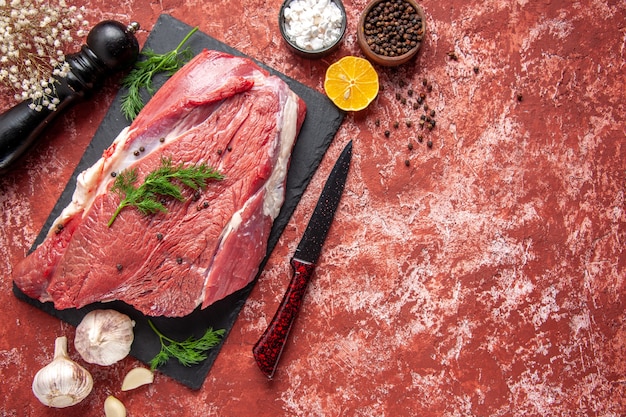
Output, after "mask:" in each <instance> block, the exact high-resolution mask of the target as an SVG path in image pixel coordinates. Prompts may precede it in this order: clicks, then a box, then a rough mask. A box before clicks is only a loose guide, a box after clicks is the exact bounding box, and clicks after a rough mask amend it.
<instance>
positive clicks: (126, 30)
mask: <svg viewBox="0 0 626 417" xmlns="http://www.w3.org/2000/svg"><path fill="white" fill-rule="evenodd" d="M137 29H139V24H137V23H134V22H133V23H131V24H130V25H128V26H125V25H123V24H122V23H120V22H116V21H114V20H105V21H102V22H100V23H98V24H97V25H96V26H94V27H93V29H91V31H90V32H89V34H88V35H87V43H86V45H83V46H82V48H81V50H80V52H78V53H75V54H71V55H67V56H66V59H65V61H66V62H67V63H68V64H69V66H70V72H69V73H68V74H67V76H66V77H58V78H56V80H57V81H58V83H57V84H55V89H56V91H55V97H56V98H58V99H59V103H58V104H57V106H56V110H50V109H48V108H42V109H41V110H40V111H37V110H33V109H31V108H30V104H31V102H30V101H23V102H21V103H19V104H17V105H16V106H14V107H12V108H10V109H9V110H7V111H6V112H5V113H3V114H1V115H0V171H4V170H6V169H7V168H8V167H9V166H10V165H11V164H12V163H13V162H15V160H17V159H18V158H19V157H20V156H21V155H23V154H24V153H25V152H26V151H27V150H28V149H29V148H30V147H31V145H32V144H33V143H34V142H35V141H36V139H37V137H38V136H39V134H40V133H41V132H42V131H43V130H44V128H45V127H46V126H47V125H48V124H49V123H50V122H51V121H52V120H53V119H54V118H55V117H57V116H58V115H59V114H60V113H61V112H62V111H63V110H64V109H66V108H67V107H69V106H70V104H73V103H75V102H76V101H78V100H80V99H84V98H86V97H89V95H90V94H91V93H93V92H94V91H95V90H96V89H97V88H99V87H100V86H101V85H102V83H103V81H104V79H105V78H106V77H107V76H108V75H111V74H113V73H114V72H117V71H120V70H122V69H125V68H128V67H130V66H131V65H132V64H133V63H134V62H135V61H136V60H137V56H138V55H139V43H138V42H137V38H136V37H135V32H136V31H137Z"/></svg>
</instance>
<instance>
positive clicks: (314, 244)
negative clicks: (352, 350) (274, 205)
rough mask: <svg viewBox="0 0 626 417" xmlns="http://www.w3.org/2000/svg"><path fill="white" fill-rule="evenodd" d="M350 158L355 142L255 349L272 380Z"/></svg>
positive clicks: (329, 183)
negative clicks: (279, 301)
mask: <svg viewBox="0 0 626 417" xmlns="http://www.w3.org/2000/svg"><path fill="white" fill-rule="evenodd" d="M351 159H352V141H350V142H349V143H348V144H347V145H346V147H345V148H344V150H343V151H342V153H341V155H340V156H339V158H338V159H337V162H336V163H335V166H334V167H333V169H332V171H331V173H330V175H329V176H328V179H327V180H326V185H324V189H323V190H322V194H321V195H320V198H319V200H318V201H317V205H316V206H315V210H314V211H313V214H312V215H311V219H310V220H309V224H308V225H307V227H306V230H305V231H304V235H303V236H302V240H300V243H299V244H298V247H297V248H296V251H295V253H294V255H293V257H292V258H291V262H290V263H291V267H292V268H293V276H292V278H291V282H290V283H289V287H287V291H286V292H285V295H284V296H283V300H282V301H281V303H280V306H279V307H278V310H277V311H276V314H275V315H274V318H273V319H272V321H271V322H270V324H269V325H268V326H267V329H266V330H265V332H264V333H263V335H262V336H261V337H260V338H259V340H258V341H257V342H256V344H255V345H254V348H253V349H252V353H253V355H254V359H255V361H256V363H257V365H258V366H259V368H260V369H261V371H262V372H263V373H264V374H265V375H266V376H267V377H268V378H272V377H273V376H274V372H276V368H277V366H278V360H279V359H280V355H281V353H282V352H283V348H284V347H285V343H286V341H287V337H288V335H289V331H290V330H291V326H292V325H293V323H294V321H295V319H296V316H297V315H298V311H299V310H300V306H301V305H302V299H303V297H304V293H305V290H306V288H307V285H308V283H309V281H310V279H311V276H312V275H313V271H314V269H315V263H316V262H317V260H318V258H319V256H320V252H321V251H322V246H323V245H324V241H325V240H326V235H327V234H328V230H329V229H330V225H331V223H332V221H333V217H334V215H335V211H336V210H337V206H338V205H339V200H340V198H341V194H342V193H343V188H344V185H345V183H346V178H347V176H348V169H349V167H350V160H351Z"/></svg>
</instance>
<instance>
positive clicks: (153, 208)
mask: <svg viewBox="0 0 626 417" xmlns="http://www.w3.org/2000/svg"><path fill="white" fill-rule="evenodd" d="M222 178H223V177H222V175H221V174H219V173H218V172H217V171H215V170H214V169H212V168H210V167H209V166H208V165H206V164H204V163H203V164H199V165H192V166H187V167H185V166H183V165H182V164H180V165H178V166H174V165H172V160H171V159H168V158H162V159H161V166H160V167H159V168H157V169H156V170H154V171H152V172H151V173H149V174H148V175H147V176H146V178H145V179H144V182H143V184H141V185H140V186H139V187H136V186H135V183H136V182H137V180H138V175H137V170H136V169H130V170H124V171H122V172H120V173H119V174H118V175H117V176H116V177H115V182H114V183H113V186H112V187H111V191H112V192H114V193H116V194H117V195H119V196H120V198H121V201H120V203H119V205H118V206H117V209H116V210H115V212H114V213H113V216H112V217H111V219H110V220H109V223H108V226H109V227H111V225H113V222H114V221H115V219H116V218H117V216H118V215H119V214H120V212H121V211H122V210H123V209H124V208H125V207H127V206H133V207H136V208H137V210H139V212H141V213H142V214H145V215H148V214H154V213H157V212H162V213H166V212H167V208H166V207H165V206H164V205H163V203H161V201H160V200H161V197H172V198H175V199H176V200H178V201H183V200H184V197H183V194H182V191H181V189H180V186H179V185H178V184H176V183H175V182H174V180H176V181H178V182H180V183H182V184H183V185H185V186H187V187H189V188H191V189H193V190H197V189H198V188H204V187H206V184H207V181H208V180H221V179H222Z"/></svg>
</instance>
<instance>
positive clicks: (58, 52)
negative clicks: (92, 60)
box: [0, 0, 89, 110]
mask: <svg viewBox="0 0 626 417" xmlns="http://www.w3.org/2000/svg"><path fill="white" fill-rule="evenodd" d="M84 11H85V8H84V7H80V8H76V7H75V6H68V5H67V3H66V1H65V0H0V53H1V54H2V56H1V57H0V96H4V97H10V96H12V97H14V99H15V100H16V101H24V100H31V101H32V103H31V105H30V107H31V108H33V109H36V110H37V109H39V110H41V109H43V108H44V107H47V108H48V109H51V110H54V109H55V108H56V105H57V104H58V99H57V98H56V96H55V94H56V92H55V82H56V80H55V78H54V77H65V76H66V75H67V74H68V73H69V65H68V64H67V63H66V62H64V60H65V52H64V50H66V49H68V50H70V49H72V50H73V49H76V47H77V46H78V45H74V44H73V42H74V39H76V38H78V39H81V38H84V37H85V36H86V34H87V31H86V30H85V29H86V28H87V27H89V22H88V21H86V20H85V18H84V15H83V13H84ZM61 63H62V64H61Z"/></svg>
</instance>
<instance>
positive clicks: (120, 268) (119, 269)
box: [115, 264, 124, 271]
mask: <svg viewBox="0 0 626 417" xmlns="http://www.w3.org/2000/svg"><path fill="white" fill-rule="evenodd" d="M115 268H117V270H118V271H121V270H122V269H124V267H123V266H122V264H117V265H115Z"/></svg>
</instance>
